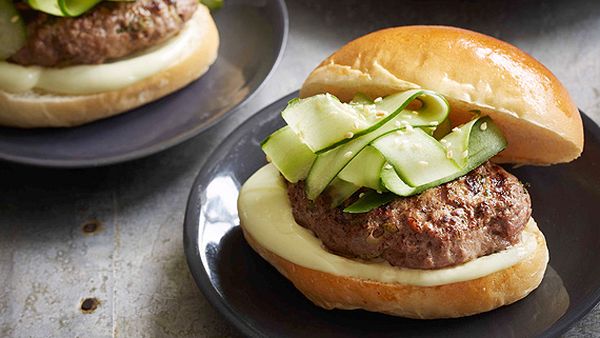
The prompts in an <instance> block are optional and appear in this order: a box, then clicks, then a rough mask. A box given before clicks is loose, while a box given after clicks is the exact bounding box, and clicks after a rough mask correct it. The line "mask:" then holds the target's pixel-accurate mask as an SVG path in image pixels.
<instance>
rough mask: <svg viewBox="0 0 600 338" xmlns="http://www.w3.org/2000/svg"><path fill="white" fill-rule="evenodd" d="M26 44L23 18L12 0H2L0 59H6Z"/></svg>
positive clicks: (0, 5)
mask: <svg viewBox="0 0 600 338" xmlns="http://www.w3.org/2000/svg"><path fill="white" fill-rule="evenodd" d="M24 44H25V25H24V23H23V18H21V16H20V15H19V12H18V11H17V9H16V8H15V5H14V3H13V2H12V0H0V60H6V59H8V58H9V57H10V56H11V55H13V54H14V53H16V52H17V51H18V50H19V49H21V47H23V45H24Z"/></svg>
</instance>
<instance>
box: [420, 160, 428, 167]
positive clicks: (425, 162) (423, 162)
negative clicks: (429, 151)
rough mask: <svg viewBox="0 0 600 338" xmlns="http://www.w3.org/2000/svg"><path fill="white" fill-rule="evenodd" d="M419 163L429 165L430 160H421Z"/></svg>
mask: <svg viewBox="0 0 600 338" xmlns="http://www.w3.org/2000/svg"><path fill="white" fill-rule="evenodd" d="M419 164H420V165H422V166H426V165H429V162H427V161H419Z"/></svg>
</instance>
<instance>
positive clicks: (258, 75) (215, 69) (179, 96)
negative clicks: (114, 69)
mask: <svg viewBox="0 0 600 338" xmlns="http://www.w3.org/2000/svg"><path fill="white" fill-rule="evenodd" d="M213 16H214V19H215V21H216V23H217V27H218V29H219V35H220V39H221V44H220V47H219V56H218V58H217V60H216V62H215V64H213V65H212V67H211V68H210V69H209V71H208V72H207V73H206V74H204V76H203V77H201V78H200V79H199V80H197V81H194V82H193V83H192V84H190V85H189V86H187V87H186V88H184V89H182V90H180V91H178V92H176V93H173V94H171V95H169V96H167V97H164V98H162V99H160V100H158V101H155V102H152V103H150V104H147V105H145V106H143V107H140V108H138V109H134V110H132V111H130V112H128V113H126V114H122V115H118V116H115V117H112V118H109V119H106V120H102V121H97V122H94V123H91V124H87V125H84V126H81V127H77V128H59V129H35V130H21V129H13V128H0V159H4V160H8V161H13V162H19V163H26V164H33V165H39V166H48V167H89V166H98V165H106V164H112V163H118V162H123V161H127V160H132V159H136V158H140V157H143V156H147V155H150V154H153V153H156V152H159V151H161V150H164V149H166V148H168V147H171V146H173V145H176V144H178V143H180V142H183V141H185V140H187V139H189V138H191V137H192V136H195V135H197V134H199V133H201V132H202V131H204V130H206V129H207V128H209V127H211V126H212V125H213V124H215V123H216V122H218V121H220V120H221V119H223V118H224V117H225V116H226V115H229V114H235V111H237V110H239V109H240V108H241V107H242V105H243V103H244V102H245V101H246V100H248V99H249V98H250V97H252V95H253V94H254V93H255V92H256V90H258V89H259V88H260V86H261V85H262V83H263V82H264V81H265V80H266V79H267V78H268V76H269V74H270V73H271V70H272V69H273V68H274V67H275V65H276V64H277V62H278V61H279V59H280V57H281V55H282V53H283V49H284V47H285V42H286V39H287V34H288V15H287V9H286V6H285V3H284V1H283V0H225V6H224V7H223V8H221V9H220V10H218V11H216V12H214V13H213Z"/></svg>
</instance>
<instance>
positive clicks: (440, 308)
mask: <svg viewBox="0 0 600 338" xmlns="http://www.w3.org/2000/svg"><path fill="white" fill-rule="evenodd" d="M242 228H243V224H242ZM534 235H535V237H536V240H537V248H536V250H535V251H534V253H533V254H532V255H531V256H530V257H527V258H526V259H524V260H522V261H521V262H519V263H518V264H516V265H513V266H512V267H510V268H507V269H504V270H501V271H498V272H495V273H492V274H490V275H487V276H484V277H481V278H478V279H474V280H469V281H464V282H458V283H452V284H445V285H440V286H431V287H423V286H412V285H406V284H390V283H382V282H377V281H372V280H362V279H358V278H354V277H343V276H335V275H332V274H330V273H325V272H321V271H317V270H313V269H308V268H305V267H302V266H300V265H297V264H294V263H292V262H290V261H288V260H286V259H284V258H282V257H280V256H278V255H276V254H275V253H273V252H271V251H269V250H268V249H266V248H265V247H263V246H261V245H260V244H259V243H258V242H257V241H256V240H255V239H254V238H253V237H252V236H251V235H250V234H249V233H248V232H247V231H244V237H245V238H246V240H247V241H248V243H249V244H250V246H251V247H252V248H253V249H254V250H255V251H256V252H258V253H259V254H260V255H261V256H262V257H263V258H264V259H265V260H267V261H268V262H269V263H271V265H273V266H274V267H275V268H277V270H279V272H280V273H281V274H283V275H284V276H285V277H286V278H287V279H289V280H290V281H291V282H292V283H293V284H294V286H296V288H297V289H298V290H300V291H301V292H302V293H303V294H304V295H305V296H306V297H307V298H308V299H310V300H311V301H312V302H313V303H315V304H316V305H318V306H320V307H323V308H325V309H334V308H337V309H346V310H351V309H364V310H368V311H375V312H382V313H386V314H390V315H395V316H401V317H408V318H418V319H435V318H455V317H464V316H469V315H473V314H477V313H481V312H486V311H490V310H493V309H495V308H498V307H500V306H503V305H507V304H511V303H514V302H516V301H518V300H519V299H522V298H524V297H525V296H527V295H528V294H529V293H530V292H531V291H533V290H534V289H535V288H537V287H538V286H539V284H540V283H541V281H542V278H543V276H544V272H545V270H546V265H547V263H548V249H547V247H546V241H545V239H544V236H543V235H542V233H541V232H540V231H539V230H538V229H537V227H536V229H535V232H534Z"/></svg>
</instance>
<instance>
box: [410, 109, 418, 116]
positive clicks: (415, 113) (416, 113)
mask: <svg viewBox="0 0 600 338" xmlns="http://www.w3.org/2000/svg"><path fill="white" fill-rule="evenodd" d="M411 113H413V114H414V115H419V112H418V111H416V110H413V111H411Z"/></svg>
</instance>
